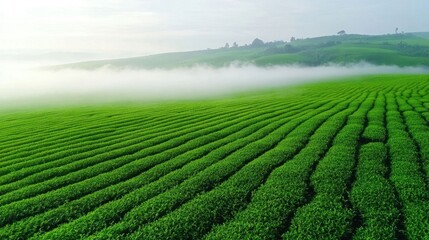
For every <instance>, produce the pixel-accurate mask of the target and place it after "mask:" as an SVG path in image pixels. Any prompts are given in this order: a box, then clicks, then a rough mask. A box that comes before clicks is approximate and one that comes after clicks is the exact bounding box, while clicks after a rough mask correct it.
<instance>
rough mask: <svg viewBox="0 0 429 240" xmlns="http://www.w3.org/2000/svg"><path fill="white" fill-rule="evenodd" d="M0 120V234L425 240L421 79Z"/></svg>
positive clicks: (428, 181)
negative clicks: (405, 239)
mask: <svg viewBox="0 0 429 240" xmlns="http://www.w3.org/2000/svg"><path fill="white" fill-rule="evenodd" d="M345 80H347V81H335V82H324V83H311V84H306V85H301V86H295V87H290V88H284V89H271V90H270V91H260V92H257V91H255V92H252V93H248V94H240V95H237V96H230V97H227V98H224V99H212V100H194V101H187V102H181V103H180V102H179V103H158V104H145V105H142V104H137V103H135V104H129V105H104V106H101V105H100V106H92V107H82V108H79V107H68V108H65V107H64V108H56V109H34V110H26V111H23V110H21V111H15V112H7V111H6V112H5V111H4V112H2V113H1V118H0V128H1V129H2V131H0V146H1V148H0V238H1V239H81V238H87V239H404V238H407V239H425V238H429V215H428V214H427V212H428V211H429V141H428V139H429V125H428V123H429V95H428V94H429V75H380V76H366V77H354V78H351V79H345Z"/></svg>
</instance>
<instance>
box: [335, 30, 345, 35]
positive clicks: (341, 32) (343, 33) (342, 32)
mask: <svg viewBox="0 0 429 240" xmlns="http://www.w3.org/2000/svg"><path fill="white" fill-rule="evenodd" d="M337 34H338V35H346V31H344V30H341V31H339V32H338V33H337Z"/></svg>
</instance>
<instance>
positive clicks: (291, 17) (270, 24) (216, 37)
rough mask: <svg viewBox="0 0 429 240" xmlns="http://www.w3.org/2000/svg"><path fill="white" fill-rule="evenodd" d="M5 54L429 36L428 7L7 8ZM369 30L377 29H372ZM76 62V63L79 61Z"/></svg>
mask: <svg viewBox="0 0 429 240" xmlns="http://www.w3.org/2000/svg"><path fill="white" fill-rule="evenodd" d="M0 2H1V5H0V9H1V10H0V17H1V21H0V22H1V23H0V33H1V34H0V43H1V44H0V51H1V52H0V53H1V54H2V55H3V56H4V58H5V57H8V55H14V54H15V55H20V54H24V55H25V54H28V55H38V54H46V53H55V54H60V55H61V53H62V55H61V56H60V57H59V56H57V55H56V56H53V57H54V58H58V59H60V58H61V57H63V58H64V59H65V60H67V59H70V60H73V59H82V60H84V59H100V58H115V57H128V56H130V57H131V56H142V55H151V54H157V53H164V52H174V51H192V50H199V49H207V48H218V47H221V46H223V45H224V44H225V43H226V42H228V43H229V44H232V43H233V42H237V43H238V44H239V45H244V44H246V43H250V42H251V41H252V40H253V39H254V38H256V37H257V38H260V39H262V40H264V41H275V40H289V39H290V37H292V36H294V37H298V38H307V37H317V36H326V35H335V34H336V33H337V32H338V31H339V30H345V31H346V32H347V33H356V34H370V35H379V34H388V33H394V31H395V28H396V27H398V28H399V31H400V32H402V31H404V32H422V31H426V28H427V26H426V23H427V22H429V16H428V15H427V14H426V13H425V10H427V9H428V8H429V3H428V2H425V1H413V4H410V3H409V2H406V1H399V0H395V1H387V0H383V1H377V2H373V1H368V0H365V1H359V2H357V1H352V2H349V1H348V2H344V1H339V0H335V1H329V2H327V1H320V0H312V1H306V3H303V2H302V1H297V0H293V1H277V0H270V1H264V2H260V1H256V0H255V1H229V0H223V1H198V2H197V1H192V0H187V1H180V2H177V1H136V0H126V1H116V0H110V1H99V0H93V1H83V0H77V1H67V2H65V1H53V0H42V1H28V0H16V1H5V0H1V1H0ZM368 22H370V23H372V24H367V23H368ZM73 54H75V55H73ZM48 57H49V56H48Z"/></svg>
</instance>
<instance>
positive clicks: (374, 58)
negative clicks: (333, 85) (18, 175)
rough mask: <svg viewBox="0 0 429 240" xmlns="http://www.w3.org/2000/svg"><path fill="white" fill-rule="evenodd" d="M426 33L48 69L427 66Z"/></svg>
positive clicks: (343, 38)
mask: <svg viewBox="0 0 429 240" xmlns="http://www.w3.org/2000/svg"><path fill="white" fill-rule="evenodd" d="M427 36H428V33H415V34H391V35H380V36H369V35H357V34H349V35H342V36H325V37H317V38H308V39H297V40H295V41H292V42H269V43H265V44H263V45H256V46H253V45H250V46H241V47H236V48H221V49H213V50H200V51H191V52H176V53H165V54H158V55H151V56H144V57H133V58H123V59H111V60H99V61H88V62H79V63H72V64H65V65H59V66H53V67H51V68H50V69H63V68H78V69H87V70H91V69H97V68H100V67H103V66H109V67H111V68H137V69H139V68H143V69H153V68H166V69H170V68H177V67H190V66H194V65H208V66H213V67H222V66H228V65H230V64H234V63H235V64H255V65H258V66H276V65H304V66H320V65H326V64H331V63H334V64H353V63H359V62H368V63H371V64H375V65H397V66H401V67H403V66H426V67H427V66H429V38H428V37H427Z"/></svg>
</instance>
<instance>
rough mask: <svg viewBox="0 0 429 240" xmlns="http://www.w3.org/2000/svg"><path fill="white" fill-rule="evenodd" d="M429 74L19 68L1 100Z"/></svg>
mask: <svg viewBox="0 0 429 240" xmlns="http://www.w3.org/2000/svg"><path fill="white" fill-rule="evenodd" d="M388 73H389V74H392V73H408V74H410V73H428V69H427V68H418V67H406V68H399V67H393V66H374V65H369V64H365V63H361V64H355V65H350V66H338V65H329V66H321V67H298V66H281V67H280V66H279V67H268V68H261V67H257V66H254V65H245V66H229V67H224V68H212V67H207V66H196V67H192V68H180V69H174V70H161V69H156V70H126V69H125V70H113V69H109V68H108V67H106V68H102V69H98V70H94V71H85V70H60V71H48V70H40V69H38V70H35V69H28V68H23V69H20V68H18V67H15V68H14V67H11V66H9V67H7V68H3V70H2V71H1V72H0V101H1V103H2V105H4V104H8V103H18V102H19V103H24V104H25V103H35V102H37V101H38V100H40V99H45V100H46V99H51V100H52V102H58V103H73V102H79V101H86V100H88V101H99V102H110V101H128V100H166V99H193V98H203V97H214V96H219V95H223V94H230V93H234V92H239V91H246V90H255V89H260V88H267V87H276V86H287V85H293V84H300V83H306V82H311V81H320V80H326V79H330V78H338V77H347V76H356V75H363V74H388Z"/></svg>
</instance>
